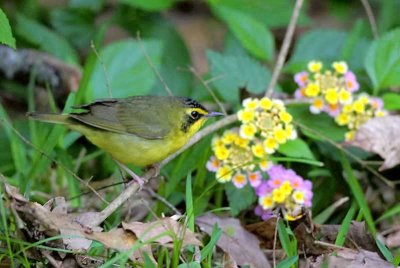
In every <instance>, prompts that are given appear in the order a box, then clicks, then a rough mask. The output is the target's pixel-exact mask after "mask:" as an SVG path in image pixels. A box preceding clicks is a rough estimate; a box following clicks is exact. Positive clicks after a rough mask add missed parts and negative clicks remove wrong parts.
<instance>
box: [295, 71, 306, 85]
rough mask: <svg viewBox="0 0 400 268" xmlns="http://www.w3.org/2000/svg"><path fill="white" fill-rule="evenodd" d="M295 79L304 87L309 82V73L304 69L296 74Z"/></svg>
mask: <svg viewBox="0 0 400 268" xmlns="http://www.w3.org/2000/svg"><path fill="white" fill-rule="evenodd" d="M294 81H295V82H296V84H298V85H299V86H300V87H304V86H305V85H306V84H307V82H308V73H307V72H305V71H303V72H300V73H297V74H295V75H294Z"/></svg>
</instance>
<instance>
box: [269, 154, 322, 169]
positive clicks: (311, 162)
mask: <svg viewBox="0 0 400 268" xmlns="http://www.w3.org/2000/svg"><path fill="white" fill-rule="evenodd" d="M270 158H271V160H272V161H276V162H281V161H286V162H297V163H303V164H308V165H312V166H317V167H323V166H324V163H322V162H320V161H316V160H311V159H304V158H295V157H283V156H280V157H272V156H271V157H270Z"/></svg>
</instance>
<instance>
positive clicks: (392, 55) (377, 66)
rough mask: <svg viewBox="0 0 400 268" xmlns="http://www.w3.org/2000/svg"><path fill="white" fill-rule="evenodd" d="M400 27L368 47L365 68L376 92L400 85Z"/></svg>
mask: <svg viewBox="0 0 400 268" xmlns="http://www.w3.org/2000/svg"><path fill="white" fill-rule="evenodd" d="M399 39H400V28H397V29H395V30H393V31H391V32H388V33H385V34H384V35H382V37H380V38H379V39H377V40H375V41H374V42H373V43H372V44H371V46H370V47H369V49H368V53H367V56H366V58H365V69H366V70H367V73H368V75H369V77H370V78H371V81H372V84H373V85H374V92H375V94H376V93H377V92H378V90H379V89H382V88H385V87H389V86H399V85H400V76H399V73H400V42H399Z"/></svg>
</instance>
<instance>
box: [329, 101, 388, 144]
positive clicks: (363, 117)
mask: <svg viewBox="0 0 400 268" xmlns="http://www.w3.org/2000/svg"><path fill="white" fill-rule="evenodd" d="M385 115H386V111H385V110H383V101H382V99H380V98H374V97H370V96H368V95H366V94H362V95H360V96H358V97H357V98H356V99H355V100H354V101H353V102H352V103H350V104H347V105H344V106H343V108H342V109H341V111H340V113H339V114H338V115H337V116H336V117H335V121H336V123H337V124H338V125H340V126H347V127H348V129H349V131H348V132H347V133H346V137H345V138H346V140H347V141H348V140H352V139H353V138H354V134H355V132H356V130H357V129H358V128H359V127H360V126H361V125H362V124H364V123H365V122H367V121H368V120H370V119H371V118H373V117H381V116H385Z"/></svg>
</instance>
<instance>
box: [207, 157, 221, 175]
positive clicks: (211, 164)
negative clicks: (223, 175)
mask: <svg viewBox="0 0 400 268" xmlns="http://www.w3.org/2000/svg"><path fill="white" fill-rule="evenodd" d="M220 166H221V165H220V162H219V160H218V159H217V158H216V157H215V156H211V158H210V160H208V162H207V164H206V168H207V169H208V171H211V172H217V170H218V169H219V168H220Z"/></svg>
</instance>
